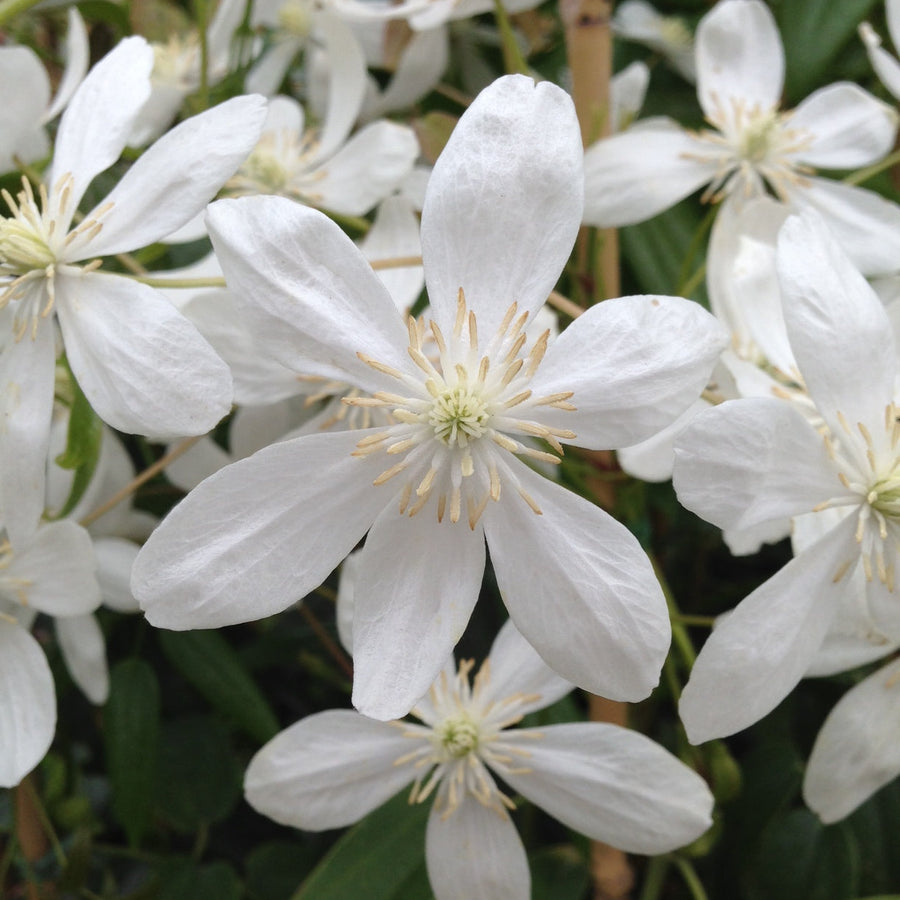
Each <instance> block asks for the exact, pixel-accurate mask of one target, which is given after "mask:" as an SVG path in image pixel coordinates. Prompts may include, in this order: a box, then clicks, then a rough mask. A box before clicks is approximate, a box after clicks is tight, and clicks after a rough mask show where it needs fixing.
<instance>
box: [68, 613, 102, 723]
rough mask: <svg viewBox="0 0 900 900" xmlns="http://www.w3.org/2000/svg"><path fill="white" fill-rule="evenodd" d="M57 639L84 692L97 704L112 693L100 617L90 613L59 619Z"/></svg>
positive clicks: (71, 673)
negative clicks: (99, 623)
mask: <svg viewBox="0 0 900 900" xmlns="http://www.w3.org/2000/svg"><path fill="white" fill-rule="evenodd" d="M55 625H56V638H57V640H58V641H59V649H60V650H61V651H62V655H63V659H64V660H65V663H66V668H67V669H68V670H69V674H70V675H71V676H72V680H73V681H74V682H75V684H77V685H78V687H79V688H81V690H82V691H83V692H84V695H85V696H86V697H87V698H88V700H90V701H91V703H94V704H96V705H98V706H99V705H102V704H103V703H106V698H107V697H108V696H109V669H108V668H107V666H106V643H105V642H104V640H103V632H102V631H101V630H100V626H99V625H98V624H97V620H96V619H95V618H94V617H93V616H92V615H90V614H88V615H84V616H69V617H68V618H58V619H56V621H55Z"/></svg>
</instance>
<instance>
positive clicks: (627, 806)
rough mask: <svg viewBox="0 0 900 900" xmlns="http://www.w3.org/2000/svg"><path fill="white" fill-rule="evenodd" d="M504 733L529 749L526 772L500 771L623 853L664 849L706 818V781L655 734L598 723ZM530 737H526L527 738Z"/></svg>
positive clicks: (566, 820) (681, 841)
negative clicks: (654, 738) (658, 742)
mask: <svg viewBox="0 0 900 900" xmlns="http://www.w3.org/2000/svg"><path fill="white" fill-rule="evenodd" d="M539 734H540V737H538V733H537V732H529V731H527V730H525V731H519V732H511V733H505V734H503V739H505V740H508V741H509V742H510V743H514V744H517V745H519V746H521V747H522V748H523V749H527V751H528V756H527V767H528V768H527V773H522V774H506V773H504V774H503V777H504V778H505V779H506V780H507V781H508V782H509V783H510V785H512V786H513V787H514V788H515V789H516V790H517V791H519V792H520V793H521V794H523V795H524V796H525V797H527V798H528V799H529V800H530V801H531V802H532V803H534V804H535V805H536V806H539V807H541V809H544V810H546V811H547V812H548V813H550V815H552V816H555V817H556V818H557V819H559V820H560V822H562V823H563V824H565V825H568V826H569V827H570V828H574V829H575V830H576V831H579V832H581V833H582V834H584V835H585V836H586V837H589V838H591V839H593V840H595V841H603V842H604V843H606V844H610V845H611V846H613V847H619V848H620V849H622V850H626V851H628V852H629V853H646V854H657V853H666V852H668V851H669V850H674V849H675V848H676V847H682V846H684V845H685V844H688V843H690V842H691V841H693V840H695V839H696V838H698V837H699V836H700V835H701V834H703V832H704V831H706V829H707V828H709V826H710V825H711V824H712V815H711V814H712V806H713V798H712V794H711V793H710V791H709V788H708V787H707V786H706V782H705V781H704V780H703V779H702V778H701V777H700V776H699V775H697V773H696V772H694V771H692V770H691V769H689V768H688V767H687V766H686V765H685V764H684V763H682V762H681V761H680V760H678V759H677V758H676V757H674V756H673V755H672V754H671V753H669V752H668V751H667V750H664V749H663V748H662V747H660V746H659V744H657V743H656V742H655V741H651V740H650V739H649V738H647V737H645V736H644V735H642V734H638V732H636V731H630V730H629V729H627V728H620V727H619V726H617V725H610V724H606V723H599V722H578V723H572V724H568V725H551V726H548V727H546V728H542V729H541V730H540V732H539ZM527 738H531V739H527Z"/></svg>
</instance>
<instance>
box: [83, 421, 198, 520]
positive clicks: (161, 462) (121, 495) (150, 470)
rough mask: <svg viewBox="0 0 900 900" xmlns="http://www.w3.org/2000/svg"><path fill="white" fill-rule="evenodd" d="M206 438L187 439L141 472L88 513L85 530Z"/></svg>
mask: <svg viewBox="0 0 900 900" xmlns="http://www.w3.org/2000/svg"><path fill="white" fill-rule="evenodd" d="M204 437H206V435H204V434H198V435H196V436H195V437H189V438H185V439H184V440H183V441H182V442H181V443H180V444H177V445H176V446H175V447H174V449H172V450H171V451H170V452H169V453H167V454H166V455H165V456H163V457H162V458H161V459H158V460H157V461H156V462H155V463H153V465H151V466H148V467H147V468H146V469H144V471H143V472H141V474H140V475H138V476H137V477H135V478H133V479H132V480H131V481H130V482H129V483H128V484H126V485H125V487H123V488H122V489H121V490H119V491H116V493H115V494H113V495H112V497H110V498H109V500H107V501H106V502H105V503H102V504H101V505H100V506H98V507H97V508H96V509H95V510H94V511H93V512H90V513H88V514H87V515H86V516H85V517H84V518H83V519H82V520H81V522H80V523H79V524H80V525H83V526H84V527H85V528H86V527H87V526H88V525H91V524H92V523H93V522H96V521H97V519H99V518H100V517H101V516H104V515H106V513H108V512H109V511H110V510H111V509H112V508H113V507H114V506H118V505H119V504H120V503H121V502H122V501H123V500H125V499H126V498H127V497H130V496H131V495H132V494H133V493H134V492H135V491H136V490H137V489H138V488H139V487H140V486H141V485H142V484H145V483H146V482H148V481H149V480H150V479H151V478H153V476H154V475H158V474H159V473H160V472H162V470H163V469H164V468H165V467H166V466H167V465H169V463H171V462H174V461H175V460H176V459H178V457H179V456H181V455H182V454H183V453H187V451H188V450H190V449H191V447H193V446H194V444H196V443H197V441H199V440H200V439H201V438H204Z"/></svg>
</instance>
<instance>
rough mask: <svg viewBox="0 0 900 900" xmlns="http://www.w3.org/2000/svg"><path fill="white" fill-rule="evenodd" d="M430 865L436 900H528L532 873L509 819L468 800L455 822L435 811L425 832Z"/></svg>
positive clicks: (432, 886) (426, 857)
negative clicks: (476, 899) (474, 899)
mask: <svg viewBox="0 0 900 900" xmlns="http://www.w3.org/2000/svg"><path fill="white" fill-rule="evenodd" d="M425 862H426V863H427V865H428V880H429V881H430V882H431V889H432V890H433V891H434V896H435V900H473V898H475V897H477V898H478V900H528V898H529V897H530V896H531V873H530V872H529V871H528V859H527V858H526V856H525V848H524V847H523V846H522V841H521V839H520V838H519V834H518V832H517V831H516V826H515V825H513V823H512V820H511V819H510V818H509V816H508V815H506V813H498V812H497V811H496V810H493V809H489V808H488V807H486V806H482V805H481V804H480V803H479V802H478V801H477V800H476V799H475V798H474V797H469V796H466V797H465V798H464V799H463V802H462V803H460V805H459V807H458V808H457V809H456V810H454V812H453V813H452V814H451V815H449V816H446V817H444V816H442V815H441V813H439V812H436V811H435V810H432V811H431V815H430V816H429V818H428V830H427V831H426V832H425Z"/></svg>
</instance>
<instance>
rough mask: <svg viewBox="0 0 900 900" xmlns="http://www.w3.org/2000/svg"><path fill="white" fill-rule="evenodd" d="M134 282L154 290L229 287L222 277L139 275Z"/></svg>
mask: <svg viewBox="0 0 900 900" xmlns="http://www.w3.org/2000/svg"><path fill="white" fill-rule="evenodd" d="M124 277H131V276H124ZM134 280H135V281H139V282H140V283H141V284H146V285H148V286H149V287H154V288H186V289H187V288H224V287H227V286H228V285H226V284H225V279H224V278H222V277H221V276H218V277H210V278H154V277H153V276H152V275H137V276H134Z"/></svg>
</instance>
